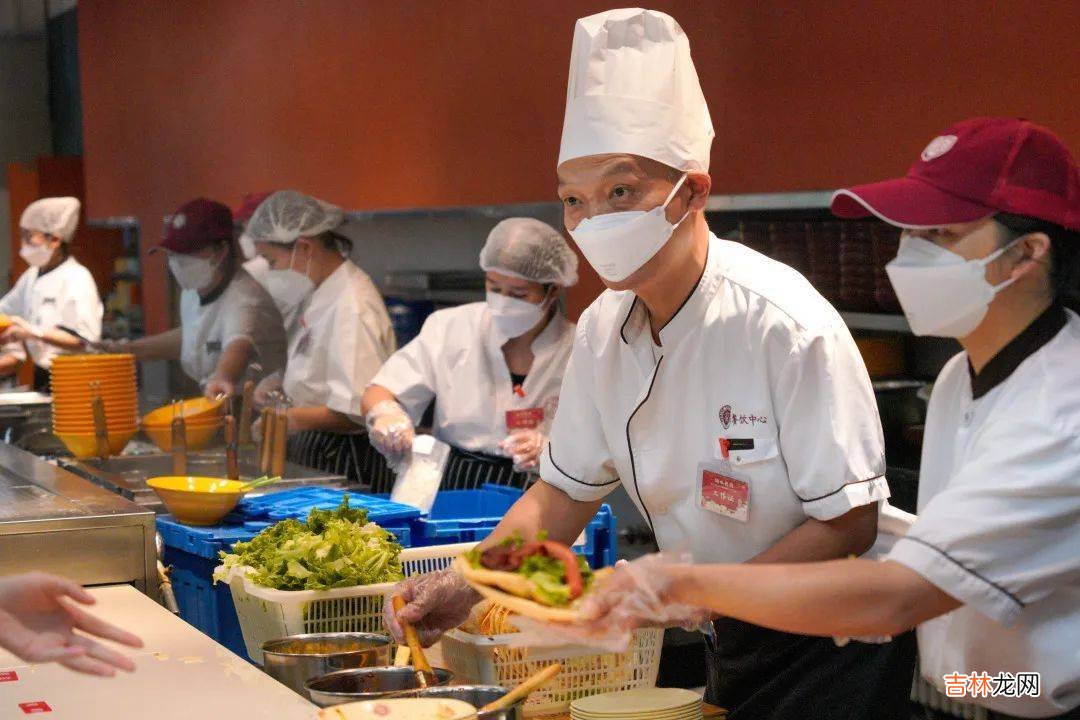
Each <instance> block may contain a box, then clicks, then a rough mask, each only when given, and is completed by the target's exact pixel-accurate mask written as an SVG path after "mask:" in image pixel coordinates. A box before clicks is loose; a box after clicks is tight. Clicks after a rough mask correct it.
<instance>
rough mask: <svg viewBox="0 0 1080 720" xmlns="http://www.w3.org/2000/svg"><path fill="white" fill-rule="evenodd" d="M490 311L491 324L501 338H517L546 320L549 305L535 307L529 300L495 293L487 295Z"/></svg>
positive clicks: (543, 304)
mask: <svg viewBox="0 0 1080 720" xmlns="http://www.w3.org/2000/svg"><path fill="white" fill-rule="evenodd" d="M487 304H488V311H489V312H490V313H491V324H492V326H493V327H494V329H495V332H496V334H498V335H499V337H505V338H516V337H520V336H521V335H524V334H525V333H527V332H529V331H530V330H532V329H533V328H534V327H536V326H537V324H538V323H539V322H540V321H541V320H543V319H544V313H546V312H547V303H546V302H542V303H540V304H539V305H535V304H533V303H531V302H529V301H528V300H519V299H518V298H512V297H508V296H506V295H500V294H499V293H493V292H491V291H490V290H489V291H488V293H487Z"/></svg>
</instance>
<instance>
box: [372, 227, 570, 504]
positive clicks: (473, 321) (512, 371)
mask: <svg viewBox="0 0 1080 720" xmlns="http://www.w3.org/2000/svg"><path fill="white" fill-rule="evenodd" d="M577 262H578V261H577V256H576V255H575V254H574V252H573V251H572V250H571V249H570V247H569V246H568V245H567V244H566V241H565V240H564V239H563V237H562V235H560V234H559V232H558V231H556V230H555V229H554V228H552V227H551V226H550V225H547V224H545V223H542V222H540V221H539V220H534V219H532V218H510V219H508V220H503V221H502V222H500V223H499V224H498V225H496V226H495V227H494V229H492V231H491V234H490V235H488V239H487V242H486V243H485V245H484V248H483V250H481V251H480V267H481V268H482V269H483V270H484V272H485V273H486V274H487V275H486V287H487V302H484V303H473V304H470V305H463V306H460V307H456V308H450V309H447V310H440V311H438V312H436V313H434V314H432V315H431V317H429V318H428V319H427V322H425V323H424V327H423V329H422V330H421V332H420V335H419V336H418V337H417V338H416V339H415V340H413V341H412V342H411V343H409V344H408V345H406V346H405V347H404V348H402V349H401V350H399V351H398V352H397V353H395V354H394V356H393V357H392V358H390V360H389V361H387V363H386V365H384V366H383V368H382V370H380V371H379V374H378V375H376V376H375V379H374V380H373V381H372V383H371V386H370V387H368V389H367V392H365V393H364V412H365V417H366V420H367V426H368V430H369V432H370V433H371V438H372V442H373V443H374V444H375V447H377V448H378V449H379V450H380V451H381V452H382V453H383V454H384V455H385V456H386V457H387V459H388V460H389V461H390V462H391V463H392V464H394V463H397V462H398V461H400V460H401V459H402V458H404V457H405V456H406V455H407V454H408V453H409V452H410V449H411V447H412V438H413V425H414V424H415V423H416V422H418V421H419V420H420V418H421V416H422V415H423V414H424V411H425V409H426V408H427V406H428V405H429V404H430V403H431V401H432V400H433V399H434V400H435V421H434V428H433V433H434V435H435V436H436V437H437V438H439V439H440V440H442V441H444V442H446V443H448V444H449V445H451V446H452V448H453V450H452V452H451V455H450V460H449V463H448V465H447V469H446V473H445V475H444V478H443V488H444V489H469V488H475V487H478V486H480V485H483V484H484V483H489V482H492V483H498V484H502V485H514V486H516V487H524V486H525V485H526V484H527V482H528V479H529V473H528V471H529V470H531V469H532V468H535V467H536V465H537V459H538V457H539V456H540V453H541V451H542V450H543V448H544V446H545V444H546V436H547V431H548V428H549V427H550V424H551V420H552V419H553V418H554V417H555V408H556V407H557V405H558V401H559V388H560V387H561V385H562V378H563V372H564V371H565V369H566V363H567V361H568V360H569V358H570V348H571V346H572V345H573V338H574V324H573V323H571V322H569V321H568V320H567V319H566V318H565V317H564V316H563V314H562V312H561V311H560V307H559V302H558V298H559V292H560V291H561V290H562V289H563V288H566V287H569V286H571V285H573V284H574V283H576V282H577Z"/></svg>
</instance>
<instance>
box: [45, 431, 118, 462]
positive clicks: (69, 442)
mask: <svg viewBox="0 0 1080 720" xmlns="http://www.w3.org/2000/svg"><path fill="white" fill-rule="evenodd" d="M135 431H136V428H134V427H133V428H131V429H130V430H127V429H117V430H110V431H109V433H108V438H109V453H110V454H111V455H119V454H120V453H121V452H122V451H123V449H124V446H125V445H127V444H128V440H130V439H131V438H132V436H133V435H134V434H135ZM55 434H56V437H58V438H60V441H61V442H62V443H64V445H66V446H67V449H68V450H70V451H71V454H72V455H74V456H75V457H77V458H88V457H95V456H96V455H97V454H98V448H97V436H96V435H94V433H92V432H90V433H71V432H62V431H57V432H56V433H55Z"/></svg>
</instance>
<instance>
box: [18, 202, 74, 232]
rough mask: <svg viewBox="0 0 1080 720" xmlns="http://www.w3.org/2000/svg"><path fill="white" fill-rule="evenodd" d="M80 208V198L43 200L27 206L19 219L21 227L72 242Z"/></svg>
mask: <svg viewBox="0 0 1080 720" xmlns="http://www.w3.org/2000/svg"><path fill="white" fill-rule="evenodd" d="M79 207H80V204H79V199H78V198H73V197H51V198H41V199H40V200H35V201H34V202H32V203H30V204H29V205H27V206H26V209H25V210H23V214H22V217H21V218H19V227H21V228H22V229H23V230H32V231H35V232H41V233H45V234H47V235H55V236H56V237H58V238H60V239H61V240H63V241H64V242H71V238H72V237H73V236H74V235H75V228H76V226H78V224H79Z"/></svg>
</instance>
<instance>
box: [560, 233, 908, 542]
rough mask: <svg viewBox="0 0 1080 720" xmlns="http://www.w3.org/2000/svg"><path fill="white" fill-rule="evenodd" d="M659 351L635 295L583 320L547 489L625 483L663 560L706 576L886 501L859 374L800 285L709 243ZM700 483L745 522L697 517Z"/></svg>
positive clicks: (880, 447) (871, 409)
mask: <svg viewBox="0 0 1080 720" xmlns="http://www.w3.org/2000/svg"><path fill="white" fill-rule="evenodd" d="M660 341H661V344H660V347H655V346H654V343H653V340H652V334H651V332H650V330H649V320H648V314H647V311H646V309H645V307H644V305H643V304H642V302H641V301H640V300H638V299H637V298H636V297H635V295H634V294H633V293H630V292H613V291H610V290H609V291H606V292H604V293H603V294H602V295H601V296H600V297H599V298H598V299H597V300H596V301H595V302H594V303H593V304H592V305H591V306H590V307H589V308H588V309H587V310H586V311H585V313H584V314H583V315H582V316H581V319H580V321H579V323H578V331H577V338H576V340H575V343H574V352H573V356H572V357H571V359H570V365H569V367H568V368H567V371H566V380H565V382H564V383H563V388H562V394H561V397H560V404H559V413H558V415H557V416H556V418H555V424H554V427H553V428H552V431H551V442H550V444H549V445H548V451H547V452H546V453H544V455H543V458H542V462H541V467H540V474H541V477H542V478H543V479H544V481H546V482H548V483H551V484H552V485H554V486H556V487H558V488H560V489H562V490H563V491H564V492H566V493H567V494H568V495H569V496H570V497H572V498H574V499H575V500H581V501H589V500H598V499H600V498H602V497H604V496H605V495H607V494H608V493H609V492H611V490H612V489H613V488H614V487H615V486H616V484H618V483H620V482H621V483H623V485H624V486H625V487H626V489H627V491H628V494H629V495H630V497H631V499H632V500H633V501H634V503H635V504H636V505H637V507H638V509H639V510H640V511H641V512H642V514H643V515H644V516H645V518H646V519H647V520H648V521H649V523H650V525H651V526H652V527H653V530H654V532H655V535H656V539H657V542H658V543H659V545H660V547H661V548H662V549H667V550H686V551H689V552H691V554H692V555H693V559H694V561H696V562H703V563H708V562H742V561H744V560H748V559H750V558H752V557H754V556H755V555H757V554H759V553H761V552H762V551H764V550H765V549H767V548H768V547H770V546H772V545H773V544H774V543H776V541H777V540H779V539H780V538H782V537H783V536H784V535H786V534H787V533H789V532H791V531H792V530H794V529H795V528H796V527H798V526H799V525H801V524H802V523H803V522H805V521H806V520H807V519H808V518H816V519H818V520H831V519H833V518H836V517H839V516H840V515H843V514H845V513H846V512H848V511H849V510H851V509H852V508H855V507H858V506H861V505H867V504H870V503H876V502H878V501H881V500H884V499H885V498H887V497H888V494H889V490H888V484H887V483H886V481H885V478H884V473H885V453H884V440H883V437H882V431H881V422H880V420H879V418H878V410H877V404H876V402H875V399H874V394H873V391H872V389H871V386H870V378H869V375H868V374H867V372H866V368H865V366H864V365H863V361H862V358H861V357H860V355H859V351H858V349H857V348H856V347H855V342H854V341H853V340H852V338H851V334H850V332H849V331H848V329H847V327H846V326H845V325H844V322H843V320H841V318H840V316H839V314H838V313H837V312H836V311H835V310H834V309H833V308H832V306H831V305H829V303H828V302H827V301H826V300H825V299H824V298H823V297H821V295H819V294H818V293H817V292H816V291H815V290H814V289H813V288H812V287H811V286H810V284H809V283H808V282H807V281H806V280H805V279H804V278H803V277H802V276H801V275H799V274H798V273H797V272H795V271H794V270H792V269H791V268H789V267H787V266H786V265H783V264H781V263H778V262H776V261H774V260H771V259H769V258H767V257H765V256H764V255H761V254H759V253H757V252H754V251H753V250H751V249H749V248H747V247H745V246H743V245H740V244H738V243H732V242H728V241H724V240H718V239H717V238H716V237H715V236H711V237H710V242H709V254H708V260H707V262H706V265H705V270H704V273H703V274H702V277H701V279H700V280H699V282H698V285H697V287H696V288H695V289H694V291H693V292H692V293H691V294H690V296H689V297H688V298H687V300H686V302H685V303H684V304H683V306H682V307H681V308H680V309H679V311H678V312H677V313H676V314H675V316H674V317H673V318H672V319H671V321H670V322H668V324H667V325H666V326H664V328H663V329H662V330H661V331H660ZM654 350H655V351H656V352H657V353H659V357H658V358H657V359H655V360H654ZM721 439H725V440H728V441H729V442H730V443H731V450H730V456H729V459H728V463H729V465H728V466H727V467H725V466H723V465H722V464H721V461H722V452H721V450H720V446H721V443H720V440H721ZM751 443H752V448H751V447H750V445H751ZM743 448H745V449H743ZM702 463H704V464H705V467H702V466H701V464H702ZM703 469H709V470H710V471H712V472H717V471H720V474H723V475H725V476H727V477H734V479H735V480H737V481H738V482H739V483H743V484H744V485H743V488H744V489H746V490H748V495H749V508H748V511H749V512H748V517H747V518H746V519H745V520H742V519H737V518H736V517H732V516H729V515H726V514H720V513H719V512H716V511H714V510H712V509H705V508H703V507H702V506H701V503H700V502H699V500H698V484H699V481H700V479H701V477H702V470H703ZM729 473H730V474H729Z"/></svg>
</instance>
